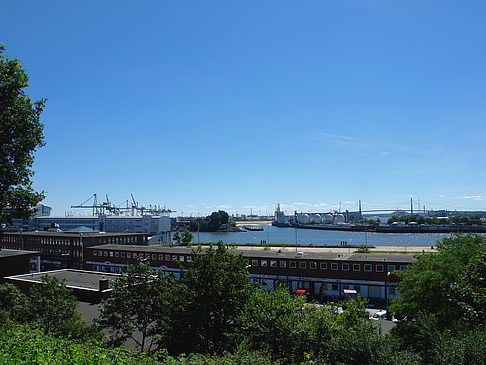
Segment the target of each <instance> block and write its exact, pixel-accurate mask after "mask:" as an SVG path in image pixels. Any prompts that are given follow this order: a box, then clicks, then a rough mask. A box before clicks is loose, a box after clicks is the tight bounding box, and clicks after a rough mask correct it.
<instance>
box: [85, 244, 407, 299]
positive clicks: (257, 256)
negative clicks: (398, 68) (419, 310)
mask: <svg viewBox="0 0 486 365" xmlns="http://www.w3.org/2000/svg"><path fill="white" fill-rule="evenodd" d="M235 252H238V253H239V252H241V253H242V254H243V256H244V257H245V258H246V259H247V260H248V265H249V266H248V269H249V272H250V274H251V277H252V279H253V280H254V281H255V282H256V283H258V284H259V286H260V287H261V288H263V289H273V288H275V287H276V286H277V285H284V286H286V287H288V288H289V289H290V290H291V291H292V292H296V291H297V290H305V291H306V292H307V293H309V294H310V295H311V296H313V297H315V298H318V299H326V298H327V299H330V298H342V297H343V295H344V290H347V291H349V290H354V291H355V292H356V293H357V294H359V295H360V296H361V297H364V298H370V300H373V301H377V302H378V301H384V300H386V299H388V298H390V299H394V298H396V297H397V296H398V295H399V293H398V291H397V286H398V284H399V279H398V277H397V276H395V275H393V272H394V271H395V270H406V269H407V265H409V264H411V263H412V262H414V261H415V258H414V257H413V255H407V254H362V253H349V254H342V253H331V252H295V251H282V250H280V251H270V250H254V251H247V250H245V251H244V250H235ZM139 259H143V260H147V261H148V262H150V265H151V267H153V268H155V269H160V270H163V271H164V272H165V273H171V274H172V275H174V276H175V277H178V276H179V275H180V268H179V265H183V266H190V265H191V264H192V250H191V249H190V248H185V247H167V246H160V245H156V246H132V245H112V244H110V245H99V246H92V247H89V248H88V249H86V250H85V265H86V268H87V269H88V270H93V271H100V272H108V273H120V272H121V270H122V268H123V267H124V266H125V265H128V264H135V263H136V262H137V260H139Z"/></svg>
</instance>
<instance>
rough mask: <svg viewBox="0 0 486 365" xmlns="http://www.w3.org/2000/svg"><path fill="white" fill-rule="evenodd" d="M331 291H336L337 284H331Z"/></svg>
mask: <svg viewBox="0 0 486 365" xmlns="http://www.w3.org/2000/svg"><path fill="white" fill-rule="evenodd" d="M336 265H337V264H336ZM331 266H332V265H331ZM332 291H338V285H337V284H332Z"/></svg>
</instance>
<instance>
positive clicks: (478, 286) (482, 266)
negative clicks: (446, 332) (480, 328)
mask: <svg viewBox="0 0 486 365" xmlns="http://www.w3.org/2000/svg"><path fill="white" fill-rule="evenodd" d="M451 299H452V300H453V301H455V302H457V304H458V305H459V307H460V308H461V315H462V319H463V320H465V321H467V322H468V323H471V324H472V325H475V326H476V325H480V324H483V323H486V251H484V250H483V251H482V252H479V253H478V254H476V256H474V257H473V258H472V259H471V260H470V262H469V264H468V265H467V267H466V269H465V271H464V272H463V273H462V274H460V276H459V279H458V280H457V282H455V283H454V284H452V298H451Z"/></svg>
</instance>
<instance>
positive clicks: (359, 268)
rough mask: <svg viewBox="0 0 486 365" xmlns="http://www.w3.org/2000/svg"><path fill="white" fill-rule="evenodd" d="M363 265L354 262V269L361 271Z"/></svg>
mask: <svg viewBox="0 0 486 365" xmlns="http://www.w3.org/2000/svg"><path fill="white" fill-rule="evenodd" d="M360 270H361V267H360V264H353V271H360Z"/></svg>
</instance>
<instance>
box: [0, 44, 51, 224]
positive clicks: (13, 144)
mask: <svg viewBox="0 0 486 365" xmlns="http://www.w3.org/2000/svg"><path fill="white" fill-rule="evenodd" d="M4 51H5V45H3V44H2V45H1V46H0V223H2V222H7V221H9V220H10V218H13V217H29V216H30V215H32V213H33V210H32V208H33V207H34V206H35V205H36V204H37V203H38V202H40V201H41V200H42V199H43V198H44V193H43V192H42V193H37V192H35V191H34V189H33V187H32V181H31V178H32V176H33V175H34V171H33V170H32V165H33V163H34V152H35V151H36V150H37V148H39V147H41V146H43V145H44V135H43V133H42V130H43V125H42V123H41V122H40V115H41V113H42V111H43V109H44V104H45V101H46V100H45V99H41V100H38V101H34V102H32V101H31V100H30V98H29V96H28V95H27V94H26V93H25V91H24V89H26V88H27V87H28V86H29V77H28V76H27V73H26V71H25V70H24V69H23V68H22V66H21V65H20V62H19V61H18V60H17V59H15V58H14V59H9V58H8V57H7V56H5V55H4Z"/></svg>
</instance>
